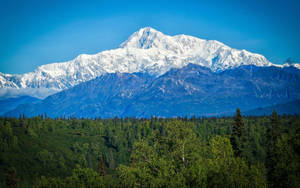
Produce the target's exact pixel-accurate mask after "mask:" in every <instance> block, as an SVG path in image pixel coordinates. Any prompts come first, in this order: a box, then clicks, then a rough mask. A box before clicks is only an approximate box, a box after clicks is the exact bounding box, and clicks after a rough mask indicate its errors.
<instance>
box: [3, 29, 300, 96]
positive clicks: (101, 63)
mask: <svg viewBox="0 0 300 188" xmlns="http://www.w3.org/2000/svg"><path fill="white" fill-rule="evenodd" d="M189 63H193V64H197V65H201V66H204V67H207V68H209V69H211V70H212V71H214V72H220V71H223V70H227V69H232V68H235V67H239V66H242V65H256V66H272V65H273V66H278V67H285V66H289V65H287V64H286V65H276V64H272V63H271V62H269V61H268V60H267V59H266V58H265V57H264V56H262V55H259V54H254V53H250V52H248V51H246V50H237V49H232V48H230V47H228V46H226V45H225V44H223V43H221V42H218V41H215V40H203V39H199V38H196V37H192V36H187V35H175V36H168V35H164V34H163V33H161V32H159V31H157V30H155V29H153V28H150V27H146V28H142V29H140V30H139V31H137V32H135V33H133V34H132V35H131V36H130V37H129V38H128V40H127V41H125V42H124V43H122V44H121V45H120V47H119V48H117V49H113V50H107V51H103V52H100V53H97V54H94V55H87V54H81V55H79V56H78V57H76V58H75V59H74V60H71V61H68V62H64V63H52V64H48V65H43V66H40V67H38V68H37V69H36V70H35V71H34V72H29V73H26V74H21V75H16V74H13V75H11V74H4V73H0V97H2V98H9V97H17V96H22V95H29V96H33V97H37V98H45V97H46V96H48V95H51V94H54V93H56V92H59V91H61V90H64V89H68V88H71V87H73V86H75V85H77V84H79V83H82V82H85V81H89V80H92V79H94V78H96V77H98V76H101V75H104V74H106V73H116V72H120V73H134V72H142V73H147V74H150V75H154V76H156V77H157V76H160V75H162V74H164V73H166V72H167V71H169V70H170V69H172V68H182V67H184V66H186V65H188V64H189ZM292 66H295V67H297V68H300V65H299V64H294V65H292Z"/></svg>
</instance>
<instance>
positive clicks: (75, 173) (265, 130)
mask: <svg viewBox="0 0 300 188" xmlns="http://www.w3.org/2000/svg"><path fill="white" fill-rule="evenodd" d="M0 135H1V136H0V138H1V139H0V174H1V176H0V178H1V179H0V187H297V186H299V185H300V178H299V177H300V173H299V172H300V156H299V155H300V142H299V141H300V117H299V116H279V117H278V116H277V113H276V112H274V113H273V114H272V116H270V117H242V116H241V114H240V111H239V110H237V113H236V115H235V117H233V118H231V117H224V118H205V117H203V118H196V117H192V118H171V119H162V118H154V117H152V118H149V119H134V118H124V119H118V118H115V119H93V120H91V119H73V118H60V119H50V118H47V116H45V115H43V116H38V117H34V118H26V117H20V118H0Z"/></svg>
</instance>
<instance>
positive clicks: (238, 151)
mask: <svg viewBox="0 0 300 188" xmlns="http://www.w3.org/2000/svg"><path fill="white" fill-rule="evenodd" d="M244 129H245V128H244V123H243V119H242V115H241V110H240V109H239V108H238V109H237V110H236V114H235V116H234V123H233V126H232V133H231V138H230V142H231V145H232V148H233V151H234V154H235V156H236V157H242V150H243V144H244V143H243V139H244V132H245V130H244Z"/></svg>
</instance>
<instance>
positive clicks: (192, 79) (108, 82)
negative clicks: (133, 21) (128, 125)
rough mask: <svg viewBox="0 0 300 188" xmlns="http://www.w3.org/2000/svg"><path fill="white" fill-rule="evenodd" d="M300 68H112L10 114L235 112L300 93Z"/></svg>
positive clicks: (297, 97) (52, 115)
mask: <svg viewBox="0 0 300 188" xmlns="http://www.w3.org/2000/svg"><path fill="white" fill-rule="evenodd" d="M299 82H300V70H298V69H296V68H293V67H286V68H278V67H257V66H254V65H247V66H241V67H237V68H235V69H228V70H226V71H223V72H213V71H212V70H211V69H209V68H207V67H203V66H200V65H196V64H188V65H187V66H185V67H183V68H173V69H171V70H169V71H168V72H166V73H165V74H163V75H161V76H159V77H154V76H152V75H149V74H146V73H134V74H131V73H109V74H105V75H102V76H100V77H97V78H95V79H93V80H90V81H88V82H84V83H81V84H79V85H76V86H74V87H72V88H70V89H67V90H64V91H61V92H59V93H57V94H54V95H51V96H49V97H47V98H46V99H44V100H43V101H40V102H38V103H36V104H28V105H21V106H19V107H18V108H16V109H15V110H13V111H10V112H8V113H6V116H17V117H18V115H19V114H23V113H24V114H25V115H26V116H35V115H39V114H43V113H47V115H48V116H49V117H62V116H66V117H67V116H73V117H79V118H80V117H103V118H112V117H115V116H118V117H150V116H152V115H153V116H160V117H174V116H193V115H197V116H203V115H204V116H219V115H226V114H233V113H234V112H235V110H236V108H238V107H239V108H241V110H242V111H248V110H251V109H255V108H259V107H267V106H270V105H274V104H279V103H285V102H289V101H293V100H296V99H300V85H299V84H298V83H299Z"/></svg>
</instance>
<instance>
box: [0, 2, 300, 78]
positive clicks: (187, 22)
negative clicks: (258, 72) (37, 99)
mask: <svg viewBox="0 0 300 188" xmlns="http://www.w3.org/2000/svg"><path fill="white" fill-rule="evenodd" d="M299 2H300V1H297V0H295V1H292V0H282V1H279V0H278V1H276V0H249V1H246V0H239V1H236V0H219V1H213V0H211V1H209V0H206V1H201V0H198V1H189V0H184V1H175V0H173V1H163V0H161V1H156V0H147V1H142V0H140V1H129V0H128V1H125V0H124V1H113V0H110V1H101V0H100V1H99V0H98V1H88V0H85V1H76V0H73V1H71V0H65V1H64V0H43V1H41V0H35V1H34V0H0V72H4V73H25V72H30V71H33V70H34V69H35V68H37V67H38V66H40V65H43V64H47V63H52V62H62V61H67V60H71V59H73V58H75V57H76V56H77V55H79V54H81V53H88V54H93V53H97V52H100V51H103V50H106V49H112V48H116V47H118V46H119V44H120V43H122V42H123V41H125V40H126V39H127V38H128V37H129V36H130V35H131V34H132V33H133V32H135V31H137V30H138V29H140V28H142V27H145V26H150V27H153V28H155V29H157V30H159V31H161V32H163V33H165V34H168V35H175V34H182V33H184V34H187V35H193V36H196V37H199V38H203V39H213V40H218V41H220V42H223V43H225V44H227V45H229V46H230V47H233V48H238V49H246V50H248V51H251V52H255V53H260V54H263V55H264V56H266V57H267V58H268V59H269V60H270V61H271V62H274V63H282V62H283V61H285V60H286V59H287V58H288V57H291V58H292V60H294V61H297V62H300V23H299V20H300V3H299Z"/></svg>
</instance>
